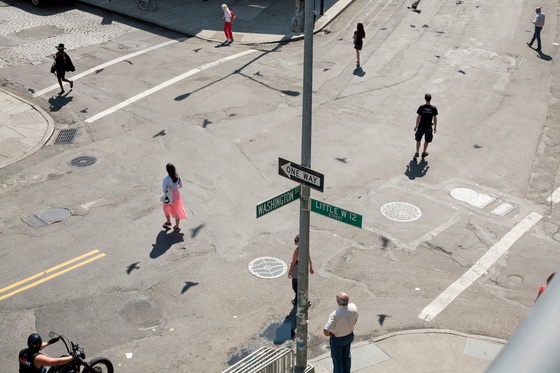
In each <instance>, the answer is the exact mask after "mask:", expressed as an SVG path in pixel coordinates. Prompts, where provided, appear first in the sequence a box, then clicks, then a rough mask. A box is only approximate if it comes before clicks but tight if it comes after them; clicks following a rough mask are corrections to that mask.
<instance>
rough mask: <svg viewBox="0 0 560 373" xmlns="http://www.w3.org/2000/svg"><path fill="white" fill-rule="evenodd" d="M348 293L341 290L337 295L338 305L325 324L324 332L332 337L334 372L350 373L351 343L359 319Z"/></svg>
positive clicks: (330, 340)
mask: <svg viewBox="0 0 560 373" xmlns="http://www.w3.org/2000/svg"><path fill="white" fill-rule="evenodd" d="M349 300H350V297H349V296H348V294H346V293H343V292H340V293H338V294H337V295H336V303H337V304H338V307H337V309H336V310H335V311H333V313H331V315H330V316H329V320H328V321H327V323H326V324H325V327H324V329H323V333H324V334H325V335H326V336H327V337H330V339H329V345H330V347H331V357H332V360H333V373H350V367H351V366H352V357H351V355H350V345H351V344H352V341H353V340H354V325H355V324H356V321H358V316H359V314H358V308H357V307H356V305H355V304H354V303H348V301H349Z"/></svg>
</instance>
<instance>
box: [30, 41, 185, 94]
mask: <svg viewBox="0 0 560 373" xmlns="http://www.w3.org/2000/svg"><path fill="white" fill-rule="evenodd" d="M184 40H186V38H181V39H173V40H169V41H166V42H164V43H161V44H157V45H153V46H151V47H149V48H146V49H142V50H140V51H138V52H134V53H131V54H127V55H126V56H122V57H119V58H115V59H114V60H111V61H109V62H105V63H103V64H101V65H99V66H96V67H94V68H92V69H89V70H87V71H84V72H83V73H80V74H76V75H74V76H73V77H72V80H74V81H76V80H78V79H80V78H83V77H84V76H86V75H89V74H92V73H95V72H97V71H99V70H101V69H104V68H106V67H107V66H111V65H114V64H116V63H119V62H122V61H125V60H128V59H131V58H133V57H136V56H139V55H141V54H144V53H148V52H151V51H153V50H156V49H159V48H163V47H166V46H168V45H171V44H175V43H178V42H180V41H184ZM57 88H60V87H59V85H58V84H53V85H51V86H50V87H47V88H45V89H42V90H40V91H39V92H35V93H34V94H33V97H38V96H41V95H44V94H45V93H48V92H50V91H53V90H55V89H57Z"/></svg>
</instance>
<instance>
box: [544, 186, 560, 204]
mask: <svg viewBox="0 0 560 373" xmlns="http://www.w3.org/2000/svg"><path fill="white" fill-rule="evenodd" d="M546 201H547V202H554V203H558V202H560V188H558V189H556V190H555V191H554V192H552V194H551V195H550V197H548V198H547V199H546Z"/></svg>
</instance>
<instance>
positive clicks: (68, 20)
mask: <svg viewBox="0 0 560 373" xmlns="http://www.w3.org/2000/svg"><path fill="white" fill-rule="evenodd" d="M18 6H19V7H15V6H11V7H2V8H1V9H2V10H1V11H0V68H4V67H7V66H15V65H18V64H21V63H25V62H31V63H35V64H38V63H39V62H38V60H40V59H42V58H44V57H45V56H49V55H51V54H53V53H54V52H55V46H56V45H58V44H59V43H64V44H65V45H67V46H69V47H70V48H71V49H78V48H82V47H87V46H90V45H97V44H101V43H104V42H107V41H109V40H112V39H114V38H116V37H119V36H121V35H123V34H126V33H127V32H130V31H131V30H133V27H132V26H129V25H126V24H124V23H123V22H122V17H119V16H116V15H113V14H111V15H110V17H105V16H103V15H104V14H106V15H109V13H105V12H103V11H99V12H96V13H98V14H94V13H89V12H83V11H82V10H80V9H79V8H78V9H76V7H75V6H73V7H72V8H71V7H68V6H64V5H59V6H53V7H49V8H33V6H32V5H31V4H26V3H23V2H19V3H18ZM80 6H81V5H80ZM8 36H9V37H8Z"/></svg>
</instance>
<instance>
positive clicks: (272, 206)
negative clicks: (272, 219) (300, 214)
mask: <svg viewBox="0 0 560 373" xmlns="http://www.w3.org/2000/svg"><path fill="white" fill-rule="evenodd" d="M299 198H300V187H299V185H298V186H297V187H295V188H293V189H290V190H288V191H287V192H284V193H282V194H279V195H277V196H276V197H272V198H271V199H269V200H266V201H264V202H261V203H259V204H258V205H257V219H258V218H260V217H261V216H263V215H264V214H268V213H269V212H271V211H274V210H276V209H277V208H280V207H282V206H284V205H287V204H288V203H290V202H293V201H295V200H296V199H299Z"/></svg>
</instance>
